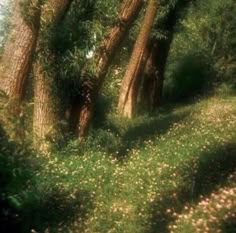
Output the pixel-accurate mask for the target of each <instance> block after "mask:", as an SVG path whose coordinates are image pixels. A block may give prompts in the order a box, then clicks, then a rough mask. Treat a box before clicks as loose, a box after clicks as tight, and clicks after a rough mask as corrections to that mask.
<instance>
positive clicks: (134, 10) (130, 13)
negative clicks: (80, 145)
mask: <svg viewBox="0 0 236 233" xmlns="http://www.w3.org/2000/svg"><path fill="white" fill-rule="evenodd" d="M143 3H144V1H143V0H124V1H123V3H122V7H121V11H120V14H119V19H118V22H117V23H116V24H115V25H114V26H113V27H112V28H111V30H110V31H109V33H108V35H107V36H106V39H105V41H104V43H103V44H102V45H101V46H100V48H99V49H98V50H97V52H96V54H95V57H94V59H93V60H92V64H95V71H94V72H93V73H94V75H93V77H92V78H90V79H87V80H86V81H84V82H83V84H82V88H81V101H82V104H81V107H80V108H79V111H78V115H79V119H78V124H77V127H76V128H77V134H78V137H80V138H82V137H84V136H85V135H86V134H87V131H88V127H89V124H90V121H91V119H92V116H93V112H94V106H95V101H96V98H97V96H98V93H99V91H100V89H101V86H102V84H103V81H104V79H105V76H106V74H107V71H108V68H109V66H110V64H111V63H112V59H113V57H114V54H115V52H116V51H117V49H118V47H119V46H120V44H121V42H122V41H123V39H124V38H125V36H126V34H127V32H128V30H129V29H130V27H131V25H132V23H133V22H134V20H135V19H136V16H137V15H138V13H139V11H140V10H141V7H142V5H143ZM89 69H90V66H89V65H88V66H86V67H85V68H84V70H83V72H82V73H83V74H86V73H87V72H88V71H89Z"/></svg>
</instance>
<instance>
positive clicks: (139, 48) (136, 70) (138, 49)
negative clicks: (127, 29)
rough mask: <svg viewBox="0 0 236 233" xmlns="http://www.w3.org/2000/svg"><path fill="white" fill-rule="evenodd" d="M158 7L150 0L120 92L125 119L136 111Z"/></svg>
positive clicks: (120, 104) (119, 109)
mask: <svg viewBox="0 0 236 233" xmlns="http://www.w3.org/2000/svg"><path fill="white" fill-rule="evenodd" d="M157 7H158V2H157V0H149V3H148V6H147V10H146V13H145V16H144V20H143V23H142V26H141V30H140V33H139V35H138V38H137V40H136V42H135V45H134V49H133V52H132V55H131V58H130V61H129V64H128V67H127V69H126V72H125V75H124V78H123V81H122V84H121V90H120V96H119V103H118V111H119V113H120V114H122V115H123V116H125V117H129V118H131V117H132V116H133V114H134V111H135V106H136V101H137V95H138V87H139V82H140V76H141V75H140V74H141V71H142V69H141V67H143V66H144V64H145V59H144V53H145V51H146V46H147V44H148V40H149V37H150V33H151V29H152V26H153V23H154V19H155V16H156V11H157Z"/></svg>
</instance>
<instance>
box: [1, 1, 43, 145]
mask: <svg viewBox="0 0 236 233" xmlns="http://www.w3.org/2000/svg"><path fill="white" fill-rule="evenodd" d="M41 5H42V3H41V0H32V1H31V4H30V5H29V7H28V8H27V9H26V11H25V12H22V6H21V1H20V0H15V1H14V2H13V9H12V11H13V15H12V18H11V28H10V34H9V37H8V40H7V42H6V45H5V47H4V52H3V56H2V60H1V70H0V90H1V91H2V92H4V93H5V94H6V96H7V98H4V99H2V100H1V101H2V102H4V103H5V104H6V103H7V104H6V105H5V106H6V107H5V108H4V109H3V111H2V116H1V120H2V121H3V122H4V125H5V128H6V132H7V133H8V134H9V136H10V137H11V138H13V139H15V140H18V141H21V142H22V140H24V130H25V129H24V124H23V122H24V121H23V120H24V119H23V112H22V111H23V110H22V106H21V100H22V98H23V90H24V86H25V80H26V78H27V77H28V75H29V71H30V69H31V65H32V57H33V54H34V51H35V47H36V41H37V37H38V30H39V22H40V14H41ZM29 12H30V13H31V18H30V21H29V20H26V19H25V18H26V17H25V15H27V14H28V13H29Z"/></svg>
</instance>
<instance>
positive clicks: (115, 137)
mask: <svg viewBox="0 0 236 233" xmlns="http://www.w3.org/2000/svg"><path fill="white" fill-rule="evenodd" d="M235 128H236V97H235V96H234V95H229V94H222V93H221V92H219V93H218V94H216V95H215V96H212V97H209V98H207V99H201V100H199V101H197V102H195V103H192V104H189V105H178V106H177V105H175V106H168V107H167V108H164V109H162V110H160V111H159V112H157V113H156V114H154V115H153V116H140V117H137V118H136V119H135V120H134V121H127V120H125V119H121V118H118V117H117V116H109V117H108V119H107V121H106V124H104V127H103V128H102V129H99V130H97V131H94V132H93V133H92V136H90V138H89V139H88V141H87V142H83V143H77V142H75V141H74V142H71V143H70V144H69V145H68V147H67V148H65V149H64V151H61V152H55V153H54V154H53V155H52V156H50V157H46V158H42V157H41V155H35V158H34V160H35V161H37V164H38V163H39V164H40V169H37V171H34V176H33V177H34V183H33V185H31V186H30V185H29V186H28V187H27V188H26V190H28V191H27V195H26V196H24V197H22V192H20V193H18V196H19V197H21V200H22V207H21V209H22V214H23V217H22V222H23V225H24V224H25V229H26V230H25V232H29V228H31V229H34V230H35V231H36V232H55V233H57V232H62V233H67V232H68V233H69V232H73V233H76V232H80V233H82V232H87V233H95V232H96V233H112V232H114V233H154V232H155V233H165V232H173V233H177V232H180V233H192V232H204V233H205V232H209V233H210V232H226V233H233V232H236V231H235V229H236V228H235V224H236V199H235V197H236V130H235ZM32 187H33V188H32ZM30 190H31V191H30ZM33 194H34V195H33ZM26 209H28V212H27V211H26Z"/></svg>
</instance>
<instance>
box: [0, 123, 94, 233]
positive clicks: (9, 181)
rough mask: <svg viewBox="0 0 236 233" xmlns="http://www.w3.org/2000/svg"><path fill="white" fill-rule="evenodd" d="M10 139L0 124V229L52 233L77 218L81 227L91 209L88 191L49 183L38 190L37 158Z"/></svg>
mask: <svg viewBox="0 0 236 233" xmlns="http://www.w3.org/2000/svg"><path fill="white" fill-rule="evenodd" d="M20 147H21V145H18V144H16V143H14V142H13V141H9V139H8V138H7V136H6V134H5V132H4V130H3V129H2V128H1V125H0V232H1V233H10V232H13V233H28V232H31V230H32V229H34V230H35V231H36V232H37V233H41V232H42V233H44V232H46V231H47V230H49V231H50V232H51V233H53V232H55V233H58V232H63V233H64V232H67V231H66V230H62V231H59V230H58V229H59V228H60V227H61V228H62V227H63V226H64V225H70V223H72V222H74V221H77V225H78V228H80V227H81V228H82V227H83V222H84V220H85V218H86V213H87V211H88V209H90V208H92V202H91V200H90V195H89V192H87V191H83V190H80V191H79V192H77V193H75V194H74V197H73V198H71V197H70V193H68V192H65V191H64V190H63V189H61V188H59V187H58V186H56V184H55V185H54V184H52V186H51V187H49V189H48V190H39V189H38V187H37V177H36V176H35V171H36V170H37V169H39V167H38V161H37V160H36V159H35V158H34V155H33V154H30V153H32V152H31V151H27V150H26V149H24V150H23V148H20Z"/></svg>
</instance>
